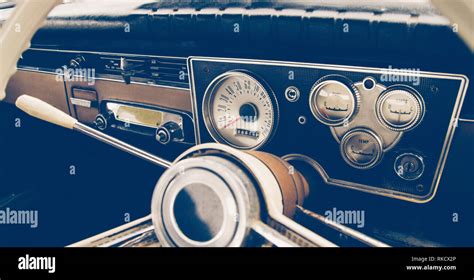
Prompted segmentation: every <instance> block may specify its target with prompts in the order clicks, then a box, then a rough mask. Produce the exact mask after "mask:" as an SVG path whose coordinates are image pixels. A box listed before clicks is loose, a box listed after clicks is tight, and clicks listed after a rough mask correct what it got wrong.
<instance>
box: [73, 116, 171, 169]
mask: <svg viewBox="0 0 474 280" xmlns="http://www.w3.org/2000/svg"><path fill="white" fill-rule="evenodd" d="M74 130H76V131H79V132H81V133H83V134H85V135H87V136H89V137H91V138H94V139H96V140H99V141H101V142H103V143H106V144H109V145H111V146H113V147H115V148H117V149H119V150H122V151H124V152H127V153H129V154H131V155H133V156H136V157H139V158H141V159H144V160H147V161H149V162H151V163H154V164H156V165H159V166H161V167H164V168H169V167H170V166H171V165H172V164H173V163H172V162H170V161H167V160H165V159H162V158H160V157H157V156H155V155H153V154H150V153H148V152H146V151H144V150H141V149H139V148H136V147H134V146H132V145H129V144H127V143H125V142H122V141H120V140H118V139H116V138H114V137H111V136H109V135H107V134H105V133H102V132H100V131H98V130H95V129H92V128H90V127H88V126H87V125H84V124H82V123H79V122H78V123H76V124H75V125H74Z"/></svg>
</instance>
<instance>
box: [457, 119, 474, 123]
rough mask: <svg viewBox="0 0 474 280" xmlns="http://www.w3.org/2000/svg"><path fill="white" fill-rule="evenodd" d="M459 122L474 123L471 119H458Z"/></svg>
mask: <svg viewBox="0 0 474 280" xmlns="http://www.w3.org/2000/svg"><path fill="white" fill-rule="evenodd" d="M458 121H460V122H467V123H474V120H473V119H458Z"/></svg>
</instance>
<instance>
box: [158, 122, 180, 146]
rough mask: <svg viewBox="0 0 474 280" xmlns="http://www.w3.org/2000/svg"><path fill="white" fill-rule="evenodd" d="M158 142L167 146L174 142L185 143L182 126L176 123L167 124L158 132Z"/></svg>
mask: <svg viewBox="0 0 474 280" xmlns="http://www.w3.org/2000/svg"><path fill="white" fill-rule="evenodd" d="M155 138H156V141H158V142H159V143H161V144H163V145H166V144H168V143H170V142H171V141H173V142H179V141H183V139H184V134H183V129H182V128H181V126H180V125H179V124H177V123H175V122H172V121H170V122H167V123H165V124H163V125H162V126H160V127H159V128H158V129H157V130H156V136H155Z"/></svg>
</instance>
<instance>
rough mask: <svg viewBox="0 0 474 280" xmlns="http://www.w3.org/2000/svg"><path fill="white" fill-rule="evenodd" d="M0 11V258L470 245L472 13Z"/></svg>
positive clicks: (211, 5) (447, 5)
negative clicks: (11, 251)
mask: <svg viewBox="0 0 474 280" xmlns="http://www.w3.org/2000/svg"><path fill="white" fill-rule="evenodd" d="M14 2H15V1H0V26H3V28H1V29H0V30H1V32H5V33H0V34H2V35H3V34H5V37H1V36H0V38H2V40H6V39H5V38H8V37H7V35H6V34H7V32H8V31H10V33H8V34H13V36H14V35H15V32H17V33H16V34H20V33H22V32H23V31H22V30H23V28H31V30H32V31H31V32H33V33H32V34H31V35H33V34H34V36H33V37H32V38H31V43H29V44H27V45H23V49H22V47H19V46H20V45H19V43H18V44H17V45H16V48H14V49H15V50H16V51H18V52H19V53H18V54H20V53H21V56H20V57H19V60H18V61H17V62H16V57H15V55H14V54H13V53H14V52H12V53H9V52H8V51H7V50H8V48H7V47H2V50H1V52H0V53H1V57H0V64H2V72H3V73H0V74H1V76H8V78H9V79H8V80H6V81H8V83H7V84H5V85H6V87H5V90H4V92H5V98H4V100H3V101H2V102H0V151H1V152H0V186H1V188H0V210H1V213H0V223H8V222H11V223H15V222H13V221H12V220H11V219H10V220H9V219H8V217H7V216H8V215H10V213H13V211H17V210H35V211H37V213H38V217H37V220H36V221H35V223H34V224H33V223H30V224H29V225H21V224H19V222H18V221H17V222H16V223H18V224H16V225H11V226H4V225H0V235H1V237H2V238H0V246H1V247H43V246H48V247H66V246H70V247H472V246H474V239H473V238H472V237H473V236H474V203H473V201H474V188H473V182H474V164H473V162H472V160H473V159H474V144H473V143H474V92H473V89H472V86H470V85H469V82H470V80H471V78H472V77H473V74H474V71H473V70H474V60H473V58H474V53H473V52H474V24H473V21H472V18H473V17H472V15H473V14H474V7H473V6H474V5H473V3H472V2H471V1H468V0H466V1H464V0H458V1H440V0H434V1H429V0H403V1H392V0H382V1H369V0H359V1H354V0H339V1H327V0H312V1H289V0H271V1H254V0H220V1H201V0H192V1H175V0H117V1H107V0H99V1H97V0H77V1H76V0H69V1H50V0H48V1H44V2H43V3H39V2H42V1H36V5H37V7H38V11H39V10H40V9H44V10H45V14H44V15H45V16H46V15H47V18H46V19H45V20H44V21H43V20H41V21H39V22H40V23H41V24H40V25H39V26H37V28H35V27H34V26H31V27H29V25H28V24H21V25H20V24H16V25H15V22H13V19H12V18H13V15H14V14H15V12H16V11H21V6H20V4H18V3H14ZM18 2H21V1H18ZM25 2H28V1H25ZM32 2H33V4H35V3H34V2H35V1H32ZM46 2H51V3H52V4H48V5H51V8H53V7H54V6H55V7H54V8H53V9H52V11H51V12H49V9H48V11H46V8H45V7H44V6H45V5H46V4H44V3H46ZM53 2H55V3H53ZM58 2H60V3H58ZM38 3H39V4H38ZM41 5H43V7H40V6H41ZM10 21H11V22H10ZM31 21H33V20H31ZM7 26H8V27H9V28H10V27H11V28H13V29H15V28H16V31H15V30H13V29H9V30H8V31H5V29H6V27H7ZM35 29H37V31H36V30H35ZM35 31H36V32H35ZM13 41H14V39H13ZM0 42H6V41H1V40H0ZM5 46H6V45H5ZM9 59H11V60H12V61H13V60H14V62H15V65H16V69H15V70H16V71H15V72H14V74H13V72H12V75H11V77H10V75H9V73H10V72H8V71H7V70H9V69H7V68H5V67H3V65H4V64H6V61H9ZM0 85H1V83H0ZM2 90H3V88H0V91H2ZM0 96H1V95H0Z"/></svg>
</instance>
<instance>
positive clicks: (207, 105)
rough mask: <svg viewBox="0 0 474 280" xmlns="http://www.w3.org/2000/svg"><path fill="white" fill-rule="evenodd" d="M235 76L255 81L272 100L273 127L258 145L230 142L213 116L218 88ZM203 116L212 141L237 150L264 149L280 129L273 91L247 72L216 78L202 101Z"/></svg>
mask: <svg viewBox="0 0 474 280" xmlns="http://www.w3.org/2000/svg"><path fill="white" fill-rule="evenodd" d="M233 76H240V77H244V78H247V79H251V80H253V82H255V83H256V84H257V85H259V86H260V87H261V88H262V89H263V90H264V91H265V92H266V94H267V96H268V97H269V98H270V99H271V104H272V107H273V120H272V121H273V125H272V127H271V128H270V132H269V133H268V136H266V137H265V139H264V140H263V141H261V142H259V143H257V144H256V145H252V146H243V145H236V144H234V143H232V142H231V141H229V140H228V139H226V138H225V137H224V136H222V135H221V133H220V132H219V130H218V128H217V126H216V124H215V118H214V116H213V110H212V108H211V102H212V95H213V94H215V93H216V88H218V86H219V85H221V84H222V82H223V81H225V80H226V79H228V78H231V77H233ZM202 115H203V119H204V124H205V126H206V129H207V131H208V132H209V134H210V136H211V137H212V139H214V141H216V142H218V143H221V144H226V145H229V146H231V147H233V148H236V149H241V150H256V149H259V148H260V147H262V146H263V145H265V144H266V143H268V141H270V139H271V138H272V137H273V136H274V134H275V131H276V130H277V127H278V122H279V115H280V111H279V107H278V101H277V98H276V96H275V94H274V92H273V90H272V89H271V88H270V86H269V85H268V84H267V83H266V82H265V81H264V80H263V79H261V78H260V77H258V76H257V75H255V74H254V73H250V72H248V71H245V70H232V71H228V72H225V73H223V74H221V75H219V76H217V77H216V78H214V79H213V80H212V81H211V83H210V84H209V86H208V87H207V88H206V91H205V93H204V96H203V101H202Z"/></svg>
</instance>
